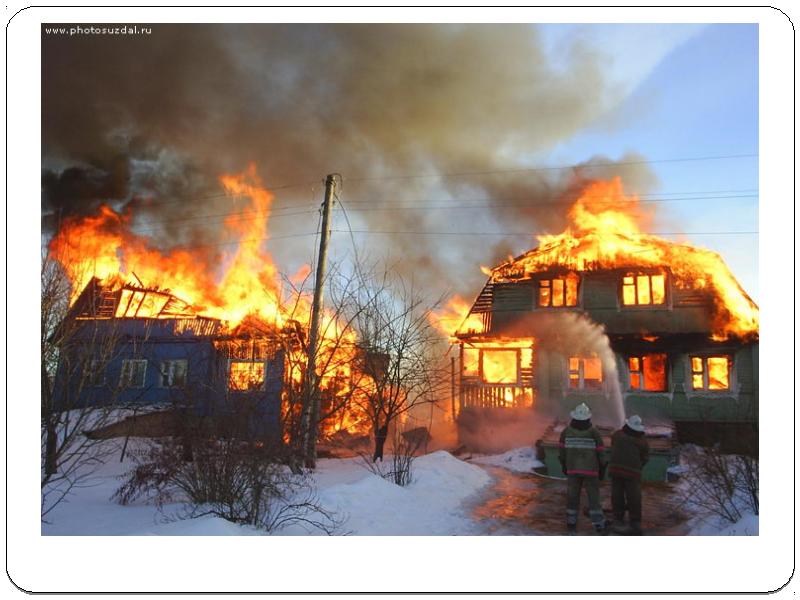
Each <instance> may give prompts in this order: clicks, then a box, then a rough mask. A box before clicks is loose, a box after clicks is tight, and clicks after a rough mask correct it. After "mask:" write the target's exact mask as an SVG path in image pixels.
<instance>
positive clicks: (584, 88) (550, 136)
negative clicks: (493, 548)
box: [42, 24, 758, 302]
mask: <svg viewBox="0 0 800 600" xmlns="http://www.w3.org/2000/svg"><path fill="white" fill-rule="evenodd" d="M42 56H43V71H42V84H43V88H42V89H43V98H42V99H43V137H42V142H43V156H42V165H43V167H42V182H43V183H42V191H43V195H42V210H43V230H44V231H45V234H47V232H51V231H52V228H53V226H54V225H53V224H54V223H55V222H56V221H57V219H63V218H69V217H81V216H85V215H88V214H93V212H94V211H96V210H97V207H98V206H99V204H100V203H101V202H106V203H110V204H111V205H112V206H114V207H116V208H118V209H120V210H122V209H125V210H127V211H130V212H131V214H133V221H132V222H133V225H134V228H135V230H136V231H139V232H141V233H142V234H146V235H148V236H151V237H152V238H153V243H154V244H155V245H156V246H159V247H162V248H165V249H169V248H172V247H176V246H178V247H180V246H181V245H183V246H186V245H190V246H193V247H194V246H195V245H196V244H197V241H198V240H202V241H203V242H207V241H208V240H209V239H217V238H218V237H219V236H220V235H221V234H220V230H221V224H222V223H221V218H212V216H213V215H224V214H225V212H226V211H227V212H230V211H231V210H232V209H233V210H240V209H241V203H240V201H238V200H235V199H234V200H233V204H231V203H232V200H231V199H230V198H225V197H223V196H222V194H221V193H220V192H221V187H220V184H219V180H218V177H219V176H220V175H221V174H223V173H231V172H241V171H243V170H245V169H246V168H247V165H248V164H250V163H253V164H254V165H255V166H256V168H257V170H258V173H259V175H260V176H261V177H262V179H263V180H264V182H265V183H266V185H267V187H271V188H272V189H273V191H274V194H275V200H274V204H273V206H274V216H273V218H272V220H271V221H270V225H269V229H270V231H269V236H270V238H271V239H270V241H268V242H266V244H267V247H268V248H269V250H270V252H272V254H273V255H274V257H275V261H276V263H277V265H278V267H279V269H281V270H282V271H284V272H286V273H293V272H295V271H296V270H297V269H298V268H299V267H300V266H301V265H302V264H304V263H307V262H310V261H311V260H312V259H313V256H314V252H315V241H316V238H315V236H314V232H315V230H316V224H317V215H316V210H317V209H318V206H319V203H320V201H321V199H322V185H321V181H322V179H323V178H324V176H325V175H326V174H327V173H333V172H337V173H341V174H342V177H343V182H342V183H343V185H342V186H341V187H340V189H339V190H338V193H339V200H340V202H338V206H337V209H336V210H335V211H334V214H333V225H332V228H333V234H332V237H331V245H330V256H331V259H332V261H333V262H337V261H338V262H346V261H348V260H352V258H353V255H354V253H355V252H356V251H357V252H358V254H359V258H360V259H362V260H364V259H365V257H368V259H369V260H385V261H386V262H388V263H389V264H391V265H392V268H393V269H395V270H397V271H398V272H400V273H401V274H403V275H405V276H406V277H410V278H413V279H415V280H416V283H417V284H419V285H421V286H423V287H425V288H426V289H429V290H430V291H431V293H432V295H433V296H436V295H438V294H447V293H458V294H460V295H463V296H471V295H472V296H474V295H475V294H477V292H478V291H479V290H480V287H481V286H482V284H483V282H484V280H485V275H483V274H482V273H481V271H480V266H481V265H487V266H492V265H495V264H498V263H499V262H502V261H503V260H504V259H505V257H507V256H508V255H509V254H511V255H517V254H520V253H522V252H524V251H526V250H528V249H530V248H531V247H533V246H535V245H536V243H537V242H536V239H535V237H534V234H535V233H542V232H548V233H559V232H560V231H562V230H563V228H564V227H565V225H566V220H565V214H566V208H567V207H568V206H569V204H571V201H572V200H574V193H573V194H572V195H571V196H570V194H569V192H570V190H571V189H572V187H571V186H573V184H574V183H575V181H574V177H575V173H576V171H575V169H573V168H571V166H572V165H584V167H582V170H581V171H580V173H582V174H583V175H584V176H586V175H589V176H613V175H620V176H621V177H622V179H623V182H624V184H625V188H626V191H628V192H630V193H638V194H641V198H642V199H643V200H646V201H648V203H649V204H650V205H652V206H657V210H658V212H657V215H658V218H657V221H656V223H655V225H654V226H655V228H656V229H657V230H658V231H659V232H664V233H665V234H667V233H668V234H669V235H668V236H665V237H670V238H671V239H675V240H679V241H682V240H688V241H689V242H691V243H693V244H697V245H701V246H704V247H707V248H710V249H712V250H715V251H718V252H720V253H721V254H722V256H723V258H724V259H725V260H726V262H727V263H728V265H729V267H730V268H731V270H732V271H733V273H734V274H735V276H736V277H737V278H738V279H739V281H740V282H741V284H742V285H743V287H744V288H745V290H746V291H747V292H748V293H749V294H750V295H751V297H752V298H753V299H754V300H755V301H756V302H758V272H757V263H758V235H757V233H754V232H757V230H758V157H757V154H758V29H757V25H728V24H722V25H695V24H680V25H669V24H656V25H634V24H631V25H627V24H626V25H614V24H611V25H586V24H548V25H515V26H502V25H500V26H498V25H493V26H481V25H478V26H459V25H447V26H435V25H420V26H404V25H400V26H373V25H338V26H337V25H306V26H303V25H299V26H291V25H287V26H280V25H278V26H263V25H262V26H219V25H210V26H180V25H157V26H155V27H154V30H153V34H152V35H151V36H148V37H147V38H146V39H145V38H137V39H114V38H108V37H106V38H102V37H99V36H96V37H94V38H92V37H90V36H84V38H67V37H64V36H62V37H59V36H52V35H47V34H46V33H44V32H43V53H42ZM108 81H114V82H115V83H114V85H111V86H109V85H107V82H108ZM143 82H144V84H143ZM706 157H715V158H714V159H710V160H694V159H698V158H706ZM719 157H726V158H719ZM687 159H691V160H687ZM597 163H602V166H589V167H586V165H597ZM557 167H570V168H564V169H561V168H557ZM573 191H574V190H573ZM342 208H344V209H345V210H346V213H345V212H344V211H343V210H342ZM187 215H189V216H187ZM350 229H352V230H353V233H352V236H351V234H350ZM743 232H744V233H743ZM681 233H683V234H685V236H682V235H679V234H681ZM476 234H478V235H476ZM220 248H221V246H217V248H216V249H215V250H214V251H213V252H212V251H211V250H207V251H204V252H206V254H207V256H204V260H206V261H207V262H208V264H212V265H214V264H224V263H225V260H226V257H225V254H224V252H223V250H221V249H220ZM354 248H355V251H354ZM159 283H160V282H159Z"/></svg>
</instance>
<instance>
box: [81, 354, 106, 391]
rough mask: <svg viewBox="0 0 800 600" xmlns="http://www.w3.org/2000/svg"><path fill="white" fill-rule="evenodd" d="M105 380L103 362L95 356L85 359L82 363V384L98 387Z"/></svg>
mask: <svg viewBox="0 0 800 600" xmlns="http://www.w3.org/2000/svg"><path fill="white" fill-rule="evenodd" d="M105 382H106V372H105V363H104V362H103V361H102V360H100V359H97V358H92V359H89V360H87V361H86V363H85V364H84V365H83V384H84V385H89V386H92V387H98V386H101V385H103V384H104V383H105Z"/></svg>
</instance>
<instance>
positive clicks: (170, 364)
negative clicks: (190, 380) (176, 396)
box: [160, 358, 189, 388]
mask: <svg viewBox="0 0 800 600" xmlns="http://www.w3.org/2000/svg"><path fill="white" fill-rule="evenodd" d="M188 367H189V363H188V361H187V360H186V359H185V358H181V359H173V360H164V361H162V362H161V373H160V375H161V381H160V386H161V387H162V388H180V387H183V386H184V385H186V371H187V370H188Z"/></svg>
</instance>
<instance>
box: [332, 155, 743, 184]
mask: <svg viewBox="0 0 800 600" xmlns="http://www.w3.org/2000/svg"><path fill="white" fill-rule="evenodd" d="M757 156H758V154H727V155H721V156H694V157H682V158H662V159H654V160H631V161H623V162H613V163H591V164H573V165H564V166H558V167H530V168H518V169H497V170H487V171H463V172H460V173H459V172H456V173H415V174H405V175H385V176H376V177H352V178H350V177H348V178H347V179H346V181H348V182H358V181H386V180H390V179H421V178H427V177H441V178H445V177H468V176H480V175H500V174H506V173H509V174H510V173H535V172H538V171H562V170H570V169H596V168H608V167H620V166H626V165H644V164H657V163H674V162H693V161H706V160H726V159H733V158H753V157H757Z"/></svg>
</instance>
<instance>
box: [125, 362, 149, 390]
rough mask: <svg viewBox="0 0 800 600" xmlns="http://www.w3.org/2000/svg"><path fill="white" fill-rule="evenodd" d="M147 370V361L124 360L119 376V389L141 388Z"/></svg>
mask: <svg viewBox="0 0 800 600" xmlns="http://www.w3.org/2000/svg"><path fill="white" fill-rule="evenodd" d="M146 370H147V361H146V360H143V359H127V358H126V359H124V360H123V361H122V370H121V371H120V374H119V387H128V388H141V387H144V374H145V371H146Z"/></svg>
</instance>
